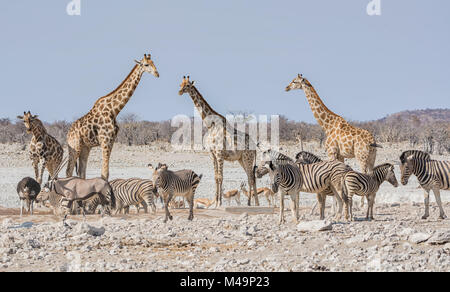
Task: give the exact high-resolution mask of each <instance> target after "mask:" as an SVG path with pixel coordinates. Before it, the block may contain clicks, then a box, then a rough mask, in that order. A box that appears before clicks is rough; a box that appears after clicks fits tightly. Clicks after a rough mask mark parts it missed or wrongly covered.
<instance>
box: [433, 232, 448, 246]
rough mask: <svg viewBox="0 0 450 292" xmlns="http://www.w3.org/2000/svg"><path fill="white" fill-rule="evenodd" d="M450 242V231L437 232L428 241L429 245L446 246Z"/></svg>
mask: <svg viewBox="0 0 450 292" xmlns="http://www.w3.org/2000/svg"><path fill="white" fill-rule="evenodd" d="M447 242H450V230H447V231H437V232H435V233H434V234H433V236H431V237H430V239H428V243H429V244H445V243H447Z"/></svg>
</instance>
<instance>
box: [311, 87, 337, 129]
mask: <svg viewBox="0 0 450 292" xmlns="http://www.w3.org/2000/svg"><path fill="white" fill-rule="evenodd" d="M303 90H304V92H305V95H306V99H307V100H308V103H309V106H310V107H311V110H312V112H313V114H314V117H315V118H316V120H317V122H318V123H319V125H320V126H321V127H322V129H324V130H325V132H327V131H329V130H331V129H332V128H333V126H334V122H335V120H336V119H342V118H341V117H340V116H338V115H337V114H335V113H333V112H332V111H330V110H329V109H328V108H327V106H326V105H325V104H324V103H323V101H322V100H321V99H320V97H319V95H318V94H317V92H316V90H315V89H314V87H312V86H311V85H309V86H304V89H303Z"/></svg>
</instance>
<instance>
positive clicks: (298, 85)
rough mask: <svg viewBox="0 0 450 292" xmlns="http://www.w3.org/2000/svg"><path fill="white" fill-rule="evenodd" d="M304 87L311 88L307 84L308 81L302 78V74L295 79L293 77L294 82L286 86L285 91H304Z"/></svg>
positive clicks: (309, 84)
mask: <svg viewBox="0 0 450 292" xmlns="http://www.w3.org/2000/svg"><path fill="white" fill-rule="evenodd" d="M305 86H311V83H309V81H308V80H307V79H306V78H304V77H303V76H302V74H298V75H297V77H295V78H294V80H292V82H291V83H289V85H288V86H286V91H290V90H293V89H304V88H305Z"/></svg>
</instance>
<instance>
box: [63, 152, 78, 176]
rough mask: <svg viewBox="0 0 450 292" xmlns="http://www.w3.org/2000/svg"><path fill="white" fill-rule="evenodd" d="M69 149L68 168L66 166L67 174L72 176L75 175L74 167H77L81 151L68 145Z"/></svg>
mask: <svg viewBox="0 0 450 292" xmlns="http://www.w3.org/2000/svg"><path fill="white" fill-rule="evenodd" d="M68 148H69V149H68V150H69V160H68V162H67V168H66V176H67V177H71V176H73V169H74V168H75V164H76V163H77V161H78V157H79V156H80V151H79V150H76V149H75V148H73V147H71V146H70V145H69V146H68Z"/></svg>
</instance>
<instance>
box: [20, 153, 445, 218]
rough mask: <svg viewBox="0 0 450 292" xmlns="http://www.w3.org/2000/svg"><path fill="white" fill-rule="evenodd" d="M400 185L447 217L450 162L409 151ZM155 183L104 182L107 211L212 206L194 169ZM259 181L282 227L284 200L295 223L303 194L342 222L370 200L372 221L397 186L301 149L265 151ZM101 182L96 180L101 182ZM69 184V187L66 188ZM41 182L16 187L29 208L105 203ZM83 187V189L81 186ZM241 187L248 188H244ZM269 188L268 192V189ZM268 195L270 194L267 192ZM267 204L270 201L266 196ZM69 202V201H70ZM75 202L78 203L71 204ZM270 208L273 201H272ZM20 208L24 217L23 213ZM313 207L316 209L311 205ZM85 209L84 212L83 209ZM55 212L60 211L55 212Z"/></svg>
mask: <svg viewBox="0 0 450 292" xmlns="http://www.w3.org/2000/svg"><path fill="white" fill-rule="evenodd" d="M399 164H400V170H401V183H402V184H403V185H406V184H407V183H408V179H409V177H410V176H411V175H415V176H416V177H417V179H418V182H419V184H420V186H421V187H422V188H423V189H424V191H425V197H424V203H425V213H424V215H423V216H422V218H423V219H426V218H428V217H429V193H430V191H431V190H432V191H433V193H434V195H435V198H436V203H437V204H438V206H439V211H440V214H439V217H440V218H441V219H445V218H446V215H445V212H444V209H443V207H442V202H441V198H440V190H450V162H447V161H436V160H432V159H431V157H430V155H429V154H428V153H425V152H422V151H419V150H408V151H405V152H403V153H402V154H401V156H400V163H399ZM148 167H149V168H150V169H151V170H152V173H151V179H140V178H129V179H114V180H111V181H109V182H106V183H107V184H108V185H109V186H110V188H111V194H110V196H111V198H109V197H108V195H107V196H106V201H107V202H108V204H109V207H112V208H115V214H118V213H120V212H123V213H125V214H127V213H129V208H130V206H136V207H137V209H138V211H139V208H140V206H142V207H143V208H144V210H145V212H148V208H151V209H152V211H153V212H156V205H155V201H156V199H157V198H160V200H161V201H162V202H163V206H164V209H165V217H164V219H163V220H164V222H167V220H168V219H170V220H172V219H173V217H172V215H171V214H170V212H169V209H168V207H169V205H170V203H171V201H172V200H173V198H174V197H176V196H181V197H183V198H184V199H185V200H186V201H187V203H188V204H189V216H188V220H192V219H193V218H194V213H193V208H194V205H197V204H199V203H200V204H203V205H205V204H206V205H207V206H208V207H209V206H210V205H211V204H212V203H213V202H207V203H203V201H202V202H200V201H198V202H196V200H194V197H195V191H196V189H197V187H198V185H199V184H200V182H201V179H202V175H201V174H200V175H197V174H196V173H195V172H194V171H192V170H188V169H184V170H178V171H172V170H169V167H168V166H167V164H162V163H158V165H157V166H156V167H153V166H152V165H151V164H149V165H148ZM254 171H255V175H256V177H258V178H261V177H263V176H264V175H266V174H269V177H270V188H261V193H263V192H266V191H268V190H269V189H270V192H272V194H275V193H279V194H280V219H279V222H280V224H281V223H283V222H284V196H286V195H287V196H289V197H290V199H291V208H290V209H291V211H292V213H293V217H294V221H295V222H298V218H299V215H298V205H299V194H300V192H304V193H314V194H316V195H317V204H318V205H319V209H320V219H324V218H325V202H326V198H327V197H328V196H331V197H333V199H334V204H333V206H334V216H335V218H336V219H340V218H341V217H342V214H343V213H344V216H345V219H347V220H353V211H352V204H353V196H354V195H358V196H361V197H362V199H363V200H364V198H366V200H367V202H368V206H367V214H366V219H368V220H371V219H373V207H374V202H375V197H376V193H377V191H378V189H379V187H380V185H381V184H382V183H383V182H384V181H388V182H389V183H390V184H392V185H393V186H394V187H397V186H398V182H397V179H396V177H395V173H394V165H393V164H391V163H384V164H381V165H378V166H376V167H375V168H374V169H373V171H372V172H371V173H369V174H363V173H360V172H356V171H354V170H352V169H351V168H350V166H348V165H346V164H344V163H342V162H340V161H337V160H331V161H322V160H321V159H320V158H318V157H317V156H315V155H314V154H312V153H309V152H306V151H302V152H299V153H297V154H296V155H295V160H294V159H292V158H290V157H288V156H287V155H284V154H282V153H280V152H277V151H274V150H272V149H269V150H266V151H263V153H262V159H261V163H260V164H259V165H257V166H255V168H254ZM69 179H70V178H66V179H57V178H53V179H52V180H51V181H50V183H51V184H53V185H54V184H55V182H59V183H61V181H64V180H69ZM98 183H99V182H97V184H98ZM67 185H68V184H67ZM36 186H39V184H37V183H34V182H33V179H31V178H24V179H23V180H22V181H21V182H19V184H18V186H17V193H18V194H19V199H20V200H21V202H22V208H23V202H24V201H26V202H27V206H28V209H29V210H30V209H31V212H32V210H33V201H36V202H38V203H41V204H42V203H46V204H47V205H50V206H51V207H53V209H54V210H60V209H61V207H63V208H62V209H63V212H65V213H67V212H69V213H77V212H78V213H79V212H82V213H83V214H94V213H95V212H96V210H97V208H98V206H100V205H104V202H105V197H102V196H101V195H100V194H95V195H89V196H86V197H82V198H73V199H72V200H68V199H67V196H64V195H61V194H59V193H58V192H57V190H56V188H55V187H54V186H53V188H52V187H50V186H49V183H47V184H46V185H45V186H44V187H43V189H42V190H40V187H39V188H36ZM78 187H79V186H78ZM241 189H243V190H245V188H244V187H243V186H242V185H241ZM266 189H267V190H266ZM258 190H259V189H258ZM226 194H227V195H225V194H224V196H225V197H226V196H230V198H231V197H233V196H236V195H238V194H239V192H237V193H236V192H231V191H230V192H227V193H226ZM266 196H268V195H267V194H266ZM267 199H268V201H269V198H267ZM198 200H201V199H198ZM67 202H69V203H67ZM72 202H76V204H71V203H72ZM269 204H270V201H269ZM22 208H21V214H22ZM313 209H314V207H313ZM80 210H81V211H80ZM55 214H57V213H56V211H55Z"/></svg>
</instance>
